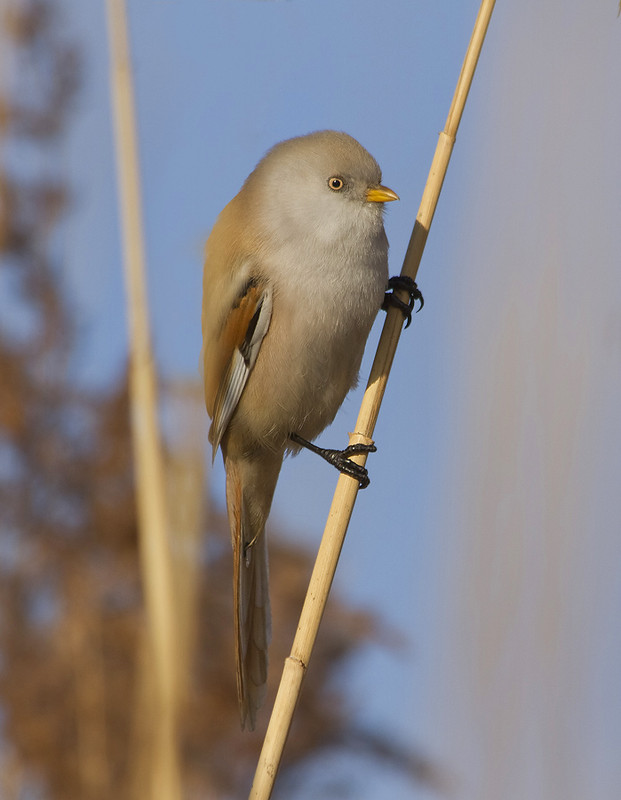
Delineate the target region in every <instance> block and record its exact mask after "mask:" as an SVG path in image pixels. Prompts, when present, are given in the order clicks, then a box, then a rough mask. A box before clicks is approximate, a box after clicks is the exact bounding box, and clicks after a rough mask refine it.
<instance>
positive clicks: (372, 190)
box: [366, 186, 399, 203]
mask: <svg viewBox="0 0 621 800" xmlns="http://www.w3.org/2000/svg"><path fill="white" fill-rule="evenodd" d="M398 199H399V195H398V194H397V193H396V192H393V190H392V189H389V188H388V186H369V188H368V189H367V197H366V200H367V203H388V202H390V201H391V200H398Z"/></svg>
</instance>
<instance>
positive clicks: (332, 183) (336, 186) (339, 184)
mask: <svg viewBox="0 0 621 800" xmlns="http://www.w3.org/2000/svg"><path fill="white" fill-rule="evenodd" d="M328 186H329V187H330V188H331V189H332V191H333V192H340V191H341V189H342V188H343V186H345V181H344V180H343V178H339V177H338V175H334V176H333V177H332V178H328Z"/></svg>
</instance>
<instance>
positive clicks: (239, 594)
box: [224, 453, 282, 730]
mask: <svg viewBox="0 0 621 800" xmlns="http://www.w3.org/2000/svg"><path fill="white" fill-rule="evenodd" d="M224 463H225V467H226V502H227V508H228V514H229V526H230V529H231V540H232V544H233V563H234V578H233V604H234V610H235V655H236V659H237V695H238V699H239V712H240V716H241V725H242V728H245V727H246V726H248V728H249V729H250V730H254V727H255V720H256V713H257V710H258V709H259V707H260V706H261V704H262V703H263V700H264V699H265V690H266V681H267V648H268V645H269V642H270V638H271V616H270V599H269V587H268V566H267V542H266V536H265V522H266V520H267V516H268V514H269V511H270V506H271V504H272V497H273V496H274V489H275V488H276V481H277V480H278V473H279V472H280V467H281V465H282V456H280V455H275V454H273V453H268V454H265V455H264V457H258V458H253V459H249V458H243V459H235V460H233V459H229V458H227V457H226V456H225V461H224Z"/></svg>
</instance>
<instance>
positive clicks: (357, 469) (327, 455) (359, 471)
mask: <svg viewBox="0 0 621 800" xmlns="http://www.w3.org/2000/svg"><path fill="white" fill-rule="evenodd" d="M289 438H290V439H291V441H293V442H295V443H296V444H300V445H302V447H305V448H306V449H307V450H310V451H311V452H313V453H317V455H318V456H321V457H322V458H323V459H325V460H326V461H327V462H328V464H332V466H333V467H336V468H337V469H338V471H339V472H342V473H344V474H345V475H349V476H350V477H352V478H356V480H357V481H358V483H359V484H360V488H361V489H366V488H367V486H368V485H369V483H370V479H369V473H368V472H367V470H366V468H365V467H363V466H361V465H360V464H356V463H355V462H354V461H352V460H351V459H350V458H349V457H350V456H355V455H358V454H360V453H375V451H376V450H377V447H376V446H375V445H374V444H350V445H349V447H346V448H345V449H344V450H329V449H327V448H325V447H317V445H316V444H313V443H312V442H309V441H307V440H306V439H303V438H302V437H301V436H298V434H297V433H291V434H289Z"/></svg>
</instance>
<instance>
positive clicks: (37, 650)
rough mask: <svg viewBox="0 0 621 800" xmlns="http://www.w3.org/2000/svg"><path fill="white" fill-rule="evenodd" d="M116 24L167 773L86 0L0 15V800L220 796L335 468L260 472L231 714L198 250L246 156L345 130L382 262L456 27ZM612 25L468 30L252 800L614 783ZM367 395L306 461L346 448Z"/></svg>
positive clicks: (218, 18)
mask: <svg viewBox="0 0 621 800" xmlns="http://www.w3.org/2000/svg"><path fill="white" fill-rule="evenodd" d="M127 6H128V15H129V33H130V44H131V66H132V79H133V82H134V89H135V97H136V117H137V128H138V142H139V152H140V175H141V180H142V195H143V201H144V203H143V218H144V225H145V245H146V263H147V280H148V291H149V301H150V317H151V323H152V332H153V341H154V348H155V354H156V361H155V364H156V369H157V380H158V389H159V409H160V421H161V427H162V435H163V448H164V453H165V463H166V485H167V498H168V501H169V518H170V537H171V538H170V550H171V554H172V559H171V570H172V577H173V583H172V585H173V590H174V613H175V617H174V619H175V635H176V647H175V651H174V655H173V658H174V662H175V668H176V670H177V671H178V675H179V683H180V687H181V688H180V689H179V692H178V696H177V698H176V702H177V704H178V709H177V718H176V725H175V738H174V742H173V744H172V749H173V751H174V752H173V756H172V757H171V761H170V763H168V762H166V764H167V766H166V768H167V769H171V770H172V771H173V772H175V774H176V788H175V789H174V790H166V791H167V793H166V792H164V793H163V792H162V791H161V786H163V785H164V784H163V783H161V782H159V781H158V774H159V772H158V771H159V770H160V769H162V759H161V758H160V756H161V750H159V749H158V748H160V747H161V746H162V744H161V742H158V729H159V724H160V721H161V720H160V716H159V714H158V710H157V703H154V702H153V692H154V691H155V690H154V686H153V684H154V666H153V662H152V657H151V655H152V654H151V652H150V650H149V645H148V642H147V638H148V637H147V625H146V616H145V605H144V602H143V598H144V574H141V569H144V563H143V562H142V561H141V556H140V548H139V539H138V533H137V520H136V511H135V491H134V477H133V468H132V446H131V444H132V439H131V429H130V410H129V405H128V388H127V387H128V352H129V348H128V335H127V313H126V299H125V293H124V285H123V268H122V250H121V233H120V230H121V229H120V222H119V202H118V187H117V181H116V160H115V146H114V132H113V131H114V125H113V112H112V105H111V82H110V55H109V42H108V27H107V22H106V4H105V2H104V0H88V2H84V0H0V15H1V16H0V35H1V44H0V598H1V611H0V798H2V800H4V799H5V798H6V800H13V799H14V798H20V800H34V798H40V799H41V800H48V798H49V799H52V798H53V800H57V799H58V800H73V798H76V800H100V799H102V800H103V798H110V797H115V798H116V797H118V798H128V799H129V798H131V800H133V799H134V798H156V797H162V798H166V800H177V798H181V797H183V798H217V799H218V800H220V798H238V797H245V796H247V793H248V789H249V786H250V783H251V781H252V775H253V772H254V768H255V765H256V759H257V756H258V752H259V749H260V746H261V741H262V733H263V732H264V729H265V726H266V724H267V719H268V716H269V709H270V707H271V704H272V702H273V696H274V693H275V689H276V686H277V683H278V679H279V675H280V669H281V665H282V662H283V659H284V657H285V656H286V654H287V653H288V651H289V648H290V645H291V641H292V638H293V633H294V631H295V626H296V622H297V616H298V614H299V610H300V607H301V603H302V599H303V595H304V591H305V586H306V583H307V581H308V577H309V575H310V570H311V568H312V558H313V553H314V552H315V551H316V548H317V546H318V543H319V539H320V536H321V532H322V530H323V525H324V522H325V518H326V515H327V511H328V508H329V504H330V500H331V496H332V491H333V488H334V485H335V474H334V473H333V471H332V470H330V469H329V468H328V467H326V465H325V464H323V462H321V461H320V459H316V458H315V457H314V456H312V455H311V454H306V453H304V454H301V455H300V456H299V457H297V458H295V459H291V460H289V461H287V462H286V464H285V466H284V468H283V472H282V475H281V480H280V483H279V487H278V489H277V493H276V497H275V501H274V507H273V512H272V517H271V526H270V530H269V536H270V547H271V551H270V558H271V590H272V603H273V607H274V641H273V645H272V649H271V671H270V691H269V695H268V701H267V703H266V708H265V709H264V711H263V712H262V714H261V716H260V720H259V725H258V729H257V731H256V732H255V733H243V734H242V733H241V731H240V730H239V721H238V713H237V706H236V696H235V677H234V661H233V645H232V608H231V607H232V598H231V594H232V592H231V558H230V546H229V540H228V530H227V525H226V520H225V511H224V474H223V469H222V466H221V463H220V459H217V460H216V463H215V465H214V467H213V469H212V468H211V466H210V464H211V457H210V456H211V454H210V452H209V450H208V447H207V442H206V427H207V419H206V415H205V413H204V410H203V407H202V398H201V389H200V384H199V379H198V358H199V352H200V294H201V272H202V265H201V260H202V248H203V245H204V241H205V239H206V237H207V235H208V233H209V230H210V228H211V226H212V225H213V223H214V221H215V218H216V216H217V214H218V212H219V211H220V209H221V208H222V207H223V206H224V205H225V204H226V202H228V200H229V199H230V198H231V197H232V196H233V195H234V194H235V193H236V192H237V190H238V189H239V187H240V186H241V183H242V182H243V180H244V178H245V177H246V175H247V174H248V173H249V172H250V171H251V170H252V168H253V167H254V165H255V164H256V162H257V161H258V160H259V158H260V157H261V156H262V155H263V153H264V152H265V151H266V150H267V149H268V148H269V147H270V146H271V145H273V144H274V143H275V142H277V141H279V140H281V139H284V138H287V137H289V136H293V135H298V134H302V133H307V132H309V131H311V130H317V129H322V128H336V129H340V130H346V131H347V132H348V133H350V134H352V135H353V136H355V137H356V138H358V139H359V140H360V141H361V142H362V144H363V145H365V147H367V148H368V149H369V150H370V151H371V152H372V153H373V155H374V156H375V157H376V158H377V160H378V161H379V163H380V164H381V166H382V169H383V179H384V182H385V183H386V184H387V185H388V186H390V187H392V188H393V189H395V190H396V191H397V192H398V194H399V195H400V197H401V202H400V203H394V204H391V205H390V207H389V208H388V209H387V220H386V228H387V232H388V237H389V240H390V243H391V273H393V274H394V273H398V272H399V271H400V268H401V261H402V258H403V254H404V252H405V247H406V245H407V241H408V239H409V235H410V232H411V229H412V225H413V221H414V217H415V215H416V212H417V209H418V202H419V200H420V196H421V194H422V190H423V186H424V183H425V180H426V176H427V171H428V169H429V165H430V162H431V158H432V155H433V151H434V148H435V145H436V141H437V134H438V131H439V130H441V128H442V127H443V125H444V122H445V119H446V114H447V112H448V108H449V104H450V100H451V97H452V92H453V89H454V86H455V83H456V80H457V76H458V74H459V69H460V67H461V62H462V59H463V56H464V53H465V50H466V46H467V43H468V40H469V37H470V33H471V31H472V26H473V23H474V19H475V16H476V13H477V10H478V3H477V2H470V0H468V2H461V3H455V2H435V3H423V2H408V1H406V0H385V2H383V3H381V4H379V3H377V2H373V0H286V1H284V2H267V1H264V2H262V1H261V0H221V1H220V2H216V0H210V1H208V2H198V0H128V2H127ZM617 12H618V7H617V3H616V2H613V0H604V2H601V3H597V4H593V3H584V2H580V0H564V2H560V0H550V2H548V3H546V4H541V3H539V2H536V0H525V2H522V3H519V4H518V3H515V4H509V3H499V4H498V6H497V8H496V10H495V12H494V16H493V17H492V22H491V26H490V29H489V33H488V37H487V41H486V43H485V46H484V49H483V55H482V57H481V60H480V63H479V67H478V71H477V74H476V76H475V81H474V86H473V89H472V92H471V95H470V98H469V101H468V104H467V106H466V111H465V114H464V118H463V121H462V126H461V129H460V133H459V136H458V139H457V145H456V147H455V151H454V155H453V159H452V162H451V165H450V167H449V173H448V177H447V180H446V182H445V185H444V190H443V194H442V196H441V199H440V203H439V206H438V210H437V213H436V218H435V220H434V224H433V226H432V229H431V234H430V237H429V240H428V244H427V248H426V252H425V256H424V258H423V262H422V266H421V269H420V272H419V276H418V282H419V285H420V286H421V288H422V291H423V293H424V296H425V309H424V311H423V313H421V314H419V315H417V316H416V318H415V320H414V324H413V325H412V327H411V328H409V329H408V331H407V333H406V334H404V335H403V337H402V339H401V343H400V347H399V351H398V353H397V357H396V359H395V363H394V367H393V372H392V375H391V379H390V382H389V385H388V391H387V395H386V398H385V401H384V405H383V408H382V412H381V415H380V420H379V424H378V426H377V429H376V434H375V438H376V441H377V444H378V453H377V454H375V455H373V456H371V457H370V459H369V462H368V466H369V469H370V474H371V478H372V483H371V486H370V487H369V489H368V490H366V491H365V492H362V493H360V495H359V497H358V502H357V505H356V509H355V511H354V516H353V519H352V524H351V526H350V531H349V534H348V539H347V541H346V544H345V547H344V550H343V554H342V557H341V563H340V565H339V571H338V573H337V579H336V581H335V586H334V593H333V596H332V598H331V600H330V603H329V606H328V610H327V613H326V615H325V617H324V621H323V623H322V627H321V629H320V634H319V640H318V645H317V650H316V652H315V654H314V656H313V660H312V661H311V665H310V669H309V672H308V676H307V678H306V681H305V684H304V689H303V695H302V699H301V702H300V705H299V707H298V710H297V713H296V717H295V722H294V727H293V729H292V732H291V736H290V738H289V742H288V745H287V748H286V751H285V757H286V761H285V763H283V767H282V773H281V775H280V776H279V780H278V781H277V784H276V787H277V788H276V791H275V793H274V797H279V798H318V797H322V798H356V799H357V800H371V798H373V800H384V799H386V800H388V798H390V800H405V799H406V798H415V799H416V800H430V799H431V798H436V797H455V798H463V799H464V800H498V798H503V800H523V799H524V798H529V800H556V799H557V798H558V800H561V798H562V800H573V799H575V800H583V798H585V797H589V798H591V797H592V798H598V799H600V798H601V800H613V798H618V797H619V794H620V792H621V758H620V757H619V754H620V752H621V677H620V676H621V634H620V625H619V619H620V617H621V580H620V578H621V567H620V564H621V536H620V535H619V534H620V532H621V530H620V529H621V492H620V490H619V487H620V475H621V420H620V413H619V410H620V409H621V269H620V267H621V257H620V253H621V225H620V224H619V218H620V215H621V158H620V157H619V142H620V141H621V103H620V102H619V96H620V94H619V93H620V83H621V47H620V37H621V22H620V21H619V20H618V19H617ZM380 324H381V320H379V321H378V325H377V326H376V328H375V329H374V331H373V333H372V335H371V339H370V342H369V346H368V348H367V353H366V356H365V361H364V364H363V368H362V375H361V384H362V386H364V383H365V381H366V376H367V375H368V372H369V367H370V363H371V359H372V355H373V352H374V346H375V344H376V342H377V338H378V336H379V331H380V327H379V326H380ZM360 396H361V390H360V389H359V390H357V391H356V392H354V393H353V394H352V395H351V396H350V398H349V399H348V400H347V401H346V402H345V404H344V406H343V409H342V410H341V412H340V413H339V415H338V417H337V419H336V421H335V422H334V424H333V426H332V427H331V428H330V430H329V431H327V432H325V433H324V434H323V436H322V437H321V439H320V442H321V443H323V444H329V446H341V445H340V444H339V442H340V443H342V444H345V443H346V434H347V431H349V430H352V427H353V425H354V422H355V418H356V415H357V409H358V405H359V401H360ZM169 744H170V742H169ZM164 760H165V759H164ZM171 785H173V786H175V781H173V783H172V784H171ZM158 787H159V789H160V791H159V793H158Z"/></svg>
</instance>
